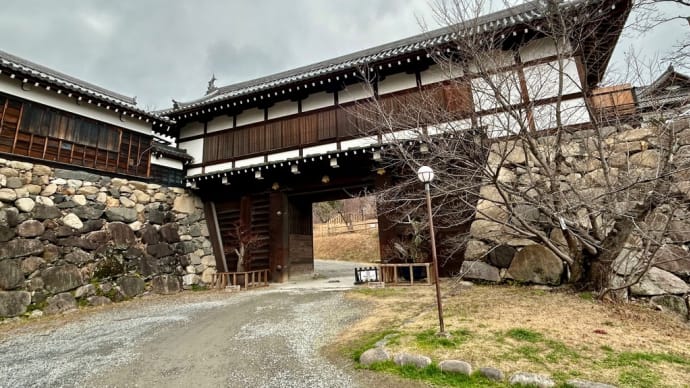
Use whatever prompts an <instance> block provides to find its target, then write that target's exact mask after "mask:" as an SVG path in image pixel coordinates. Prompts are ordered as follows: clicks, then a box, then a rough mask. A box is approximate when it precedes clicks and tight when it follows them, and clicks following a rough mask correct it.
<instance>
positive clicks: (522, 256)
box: [508, 245, 563, 285]
mask: <svg viewBox="0 0 690 388" xmlns="http://www.w3.org/2000/svg"><path fill="white" fill-rule="evenodd" d="M562 274H563V261H561V259H560V258H558V257H557V256H556V255H555V254H554V253H553V252H551V251H550V250H549V249H547V248H545V247H543V246H541V245H529V246H526V247H524V248H522V249H521V250H520V251H519V252H518V253H517V254H516V255H515V257H514V258H513V261H512V262H511V263H510V267H509V268H508V277H510V278H512V279H514V280H517V281H520V282H526V283H536V284H548V285H558V284H560V283H561V275H562Z"/></svg>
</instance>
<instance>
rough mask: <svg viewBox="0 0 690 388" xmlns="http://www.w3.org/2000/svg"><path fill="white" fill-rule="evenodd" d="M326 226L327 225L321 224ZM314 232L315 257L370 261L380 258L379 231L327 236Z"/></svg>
mask: <svg viewBox="0 0 690 388" xmlns="http://www.w3.org/2000/svg"><path fill="white" fill-rule="evenodd" d="M319 226H322V227H325V225H319ZM316 232H317V231H316V230H315V233H314V257H315V258H317V259H322V260H341V261H350V262H357V263H369V262H375V261H378V260H379V256H380V255H379V241H378V232H368V231H363V232H355V233H343V234H338V235H333V236H327V235H326V233H323V234H318V233H316Z"/></svg>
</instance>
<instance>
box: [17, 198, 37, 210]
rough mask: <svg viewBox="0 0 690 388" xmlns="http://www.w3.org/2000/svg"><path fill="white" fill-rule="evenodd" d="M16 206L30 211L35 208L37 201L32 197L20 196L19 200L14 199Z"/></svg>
mask: <svg viewBox="0 0 690 388" xmlns="http://www.w3.org/2000/svg"><path fill="white" fill-rule="evenodd" d="M14 206H16V207H17V209H19V211H21V212H24V213H30V212H31V211H32V210H34V207H35V206H36V202H35V201H34V200H33V199H31V198H19V199H18V200H16V201H14Z"/></svg>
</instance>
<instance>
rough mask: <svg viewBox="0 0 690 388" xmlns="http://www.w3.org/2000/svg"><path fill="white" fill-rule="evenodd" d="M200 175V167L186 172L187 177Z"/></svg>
mask: <svg viewBox="0 0 690 388" xmlns="http://www.w3.org/2000/svg"><path fill="white" fill-rule="evenodd" d="M199 174H201V167H194V168H190V169H188V170H187V176H194V175H199Z"/></svg>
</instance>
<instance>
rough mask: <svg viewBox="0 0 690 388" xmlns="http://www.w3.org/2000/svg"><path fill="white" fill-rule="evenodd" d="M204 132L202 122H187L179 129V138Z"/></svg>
mask: <svg viewBox="0 0 690 388" xmlns="http://www.w3.org/2000/svg"><path fill="white" fill-rule="evenodd" d="M203 134H204V123H200V122H198V121H197V122H194V123H189V124H187V125H185V126H184V127H182V128H181V129H180V139H184V138H186V137H192V136H197V135H203Z"/></svg>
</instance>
